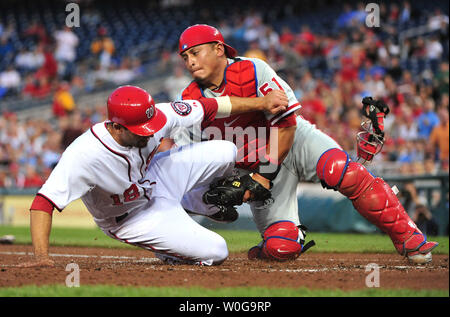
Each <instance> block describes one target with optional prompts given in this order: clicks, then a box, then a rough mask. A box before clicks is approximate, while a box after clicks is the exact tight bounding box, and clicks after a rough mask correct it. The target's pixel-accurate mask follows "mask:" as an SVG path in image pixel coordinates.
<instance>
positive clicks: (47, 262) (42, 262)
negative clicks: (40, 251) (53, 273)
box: [17, 256, 55, 268]
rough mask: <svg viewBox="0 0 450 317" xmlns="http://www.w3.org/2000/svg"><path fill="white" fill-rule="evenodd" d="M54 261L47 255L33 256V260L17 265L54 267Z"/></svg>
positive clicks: (24, 266) (22, 266) (23, 266)
mask: <svg viewBox="0 0 450 317" xmlns="http://www.w3.org/2000/svg"><path fill="white" fill-rule="evenodd" d="M54 266H55V261H53V260H52V259H50V258H49V257H48V256H40V257H37V256H36V257H34V259H33V260H31V261H29V262H24V263H20V264H18V265H17V267H20V268H33V267H54Z"/></svg>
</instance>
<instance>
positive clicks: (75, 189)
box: [39, 100, 211, 225]
mask: <svg viewBox="0 0 450 317" xmlns="http://www.w3.org/2000/svg"><path fill="white" fill-rule="evenodd" d="M156 107H157V108H158V109H159V110H161V111H162V112H163V113H164V114H165V115H166V117H167V123H166V124H165V126H164V127H163V128H162V129H161V130H160V131H158V132H157V133H156V134H155V135H154V136H153V137H152V138H150V140H149V142H148V144H147V146H146V147H145V148H136V147H124V146H121V145H120V144H118V143H117V142H116V141H115V140H114V139H113V137H112V136H111V134H110V133H109V132H108V130H107V129H106V122H101V123H98V124H96V125H94V126H92V127H91V129H89V130H88V131H86V132H85V133H83V134H82V135H81V136H80V137H78V138H77V139H76V140H75V141H74V142H73V143H72V144H71V145H70V146H69V147H68V148H67V149H66V150H65V152H64V153H63V155H62V157H61V159H60V161H59V163H58V164H57V166H56V167H55V168H54V170H53V172H52V173H51V175H50V177H49V178H48V180H47V181H46V182H45V184H44V185H43V186H42V188H41V189H40V190H39V194H40V195H42V196H44V197H46V198H47V199H48V200H50V201H51V202H52V203H53V204H54V206H55V207H56V208H57V209H58V210H60V211H61V210H62V209H64V208H65V207H66V206H67V205H68V204H69V203H70V202H72V201H74V200H76V199H78V198H81V199H82V201H83V202H84V204H85V205H86V207H87V209H88V210H89V212H90V213H91V214H92V216H93V217H94V220H95V221H96V222H97V223H98V224H99V225H100V224H101V223H102V220H106V219H109V218H113V217H117V216H119V215H123V214H124V213H126V212H128V213H130V212H133V211H134V210H138V209H142V208H144V207H145V206H146V205H147V204H148V203H149V200H150V197H151V194H152V186H153V185H154V182H153V180H152V179H151V178H150V179H149V178H148V177H146V170H147V167H148V165H149V163H150V161H151V159H152V157H153V155H154V154H155V153H156V151H157V149H158V146H159V144H160V141H161V139H162V138H163V137H166V136H169V135H170V133H171V131H172V130H173V129H174V128H175V127H180V126H181V127H189V126H192V125H195V124H199V123H200V122H202V120H203V119H204V115H205V112H204V108H203V105H202V104H201V103H200V102H198V101H193V100H187V101H182V102H172V103H160V104H157V105H156ZM207 111H211V110H207Z"/></svg>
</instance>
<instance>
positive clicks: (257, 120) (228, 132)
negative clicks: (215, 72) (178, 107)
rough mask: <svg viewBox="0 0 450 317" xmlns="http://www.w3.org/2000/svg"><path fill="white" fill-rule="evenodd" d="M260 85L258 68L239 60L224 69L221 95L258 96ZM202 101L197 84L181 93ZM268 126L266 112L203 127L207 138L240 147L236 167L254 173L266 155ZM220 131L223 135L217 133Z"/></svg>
mask: <svg viewBox="0 0 450 317" xmlns="http://www.w3.org/2000/svg"><path fill="white" fill-rule="evenodd" d="M257 83H258V80H257V78H256V69H255V65H254V64H253V63H252V62H251V61H248V60H240V59H237V60H236V62H234V63H233V64H231V65H229V66H227V68H226V69H225V73H224V84H223V86H222V87H221V88H222V89H223V93H222V94H221V95H222V96H230V97H233V96H235V97H246V98H248V97H257V96H258V95H257ZM201 98H205V96H204V94H203V90H202V88H201V87H200V86H199V85H198V83H197V82H195V81H193V82H192V83H191V84H190V85H189V86H188V87H186V88H185V89H184V90H183V92H182V99H185V100H186V99H193V100H198V99H201ZM269 127H270V126H269V122H268V121H267V119H266V117H265V115H264V113H263V112H261V111H253V112H247V113H242V114H236V115H231V116H230V117H228V118H220V119H215V120H213V121H212V123H211V124H210V125H209V126H208V127H204V126H202V129H203V131H204V134H205V136H206V137H207V138H208V139H211V140H213V139H222V140H227V141H231V142H233V143H234V144H236V146H237V148H238V154H237V159H236V166H237V167H239V168H243V169H248V170H255V169H256V168H257V167H258V165H259V164H260V163H261V160H260V159H263V158H264V154H265V152H266V151H265V150H266V147H267V144H268V142H269V132H270V130H269ZM214 128H215V129H214ZM209 129H211V130H209ZM219 130H220V134H219V133H218V131H219ZM208 131H211V133H208ZM259 153H261V155H259ZM263 160H264V159H263Z"/></svg>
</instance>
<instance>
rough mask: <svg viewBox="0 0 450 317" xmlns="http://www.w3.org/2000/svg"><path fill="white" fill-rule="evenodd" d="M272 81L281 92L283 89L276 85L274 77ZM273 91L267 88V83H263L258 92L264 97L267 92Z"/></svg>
mask: <svg viewBox="0 0 450 317" xmlns="http://www.w3.org/2000/svg"><path fill="white" fill-rule="evenodd" d="M272 81H273V82H274V83H275V84H276V85H277V86H278V88H280V90H283V87H281V85H280V84H279V83H278V81H277V80H276V78H275V77H273V78H272ZM272 90H273V89H272V88H271V87H269V83H265V84H264V85H262V86H261V87H259V91H260V92H261V93H262V94H263V95H264V96H265V95H267V94H268V93H269V91H272Z"/></svg>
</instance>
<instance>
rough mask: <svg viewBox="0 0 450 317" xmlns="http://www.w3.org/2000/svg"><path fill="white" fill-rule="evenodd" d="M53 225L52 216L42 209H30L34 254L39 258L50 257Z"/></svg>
mask: <svg viewBox="0 0 450 317" xmlns="http://www.w3.org/2000/svg"><path fill="white" fill-rule="evenodd" d="M51 227H52V216H51V215H50V214H49V213H47V212H45V211H41V210H31V211H30V228H31V239H32V241H33V249H34V255H35V256H36V257H38V258H46V257H48V248H49V238H50V231H51Z"/></svg>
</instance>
